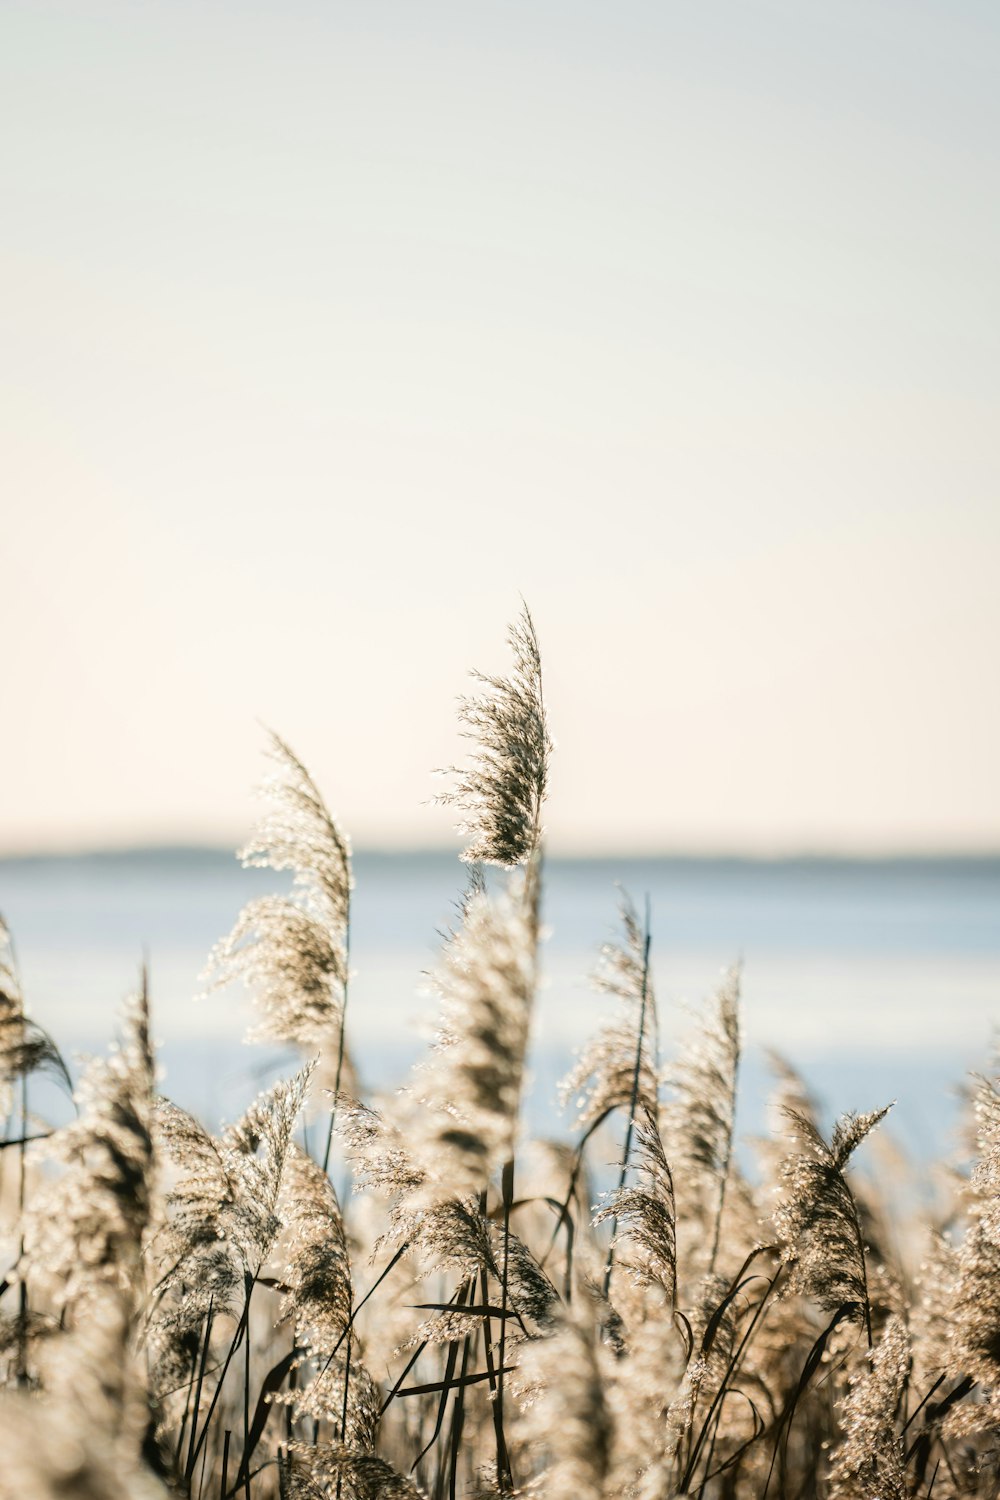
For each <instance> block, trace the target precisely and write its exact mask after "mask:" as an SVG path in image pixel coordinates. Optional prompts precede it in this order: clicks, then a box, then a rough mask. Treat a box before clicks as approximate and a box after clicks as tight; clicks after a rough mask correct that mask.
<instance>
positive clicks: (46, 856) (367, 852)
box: [0, 844, 1000, 877]
mask: <svg viewBox="0 0 1000 1500" xmlns="http://www.w3.org/2000/svg"><path fill="white" fill-rule="evenodd" d="M354 858H355V862H356V863H357V864H358V865H361V866H365V865H367V866H373V865H387V864H393V865H397V866H400V867H403V866H414V865H425V866H426V865H427V864H428V863H434V864H439V865H445V864H454V863H457V860H458V854H457V850H455V849H450V848H445V847H441V846H438V847H432V848H426V849H412V848H405V849H379V848H367V849H366V848H359V849H356V850H355V853H354ZM547 862H548V863H550V864H553V865H558V866H559V867H560V868H571V867H574V866H575V867H579V868H581V869H588V870H592V871H600V870H605V869H606V870H610V871H612V872H613V871H616V870H621V869H622V867H625V866H627V867H628V868H629V869H630V870H637V869H639V870H641V869H644V868H649V869H652V868H656V869H661V870H662V869H665V868H670V867H674V868H678V869H689V870H690V869H694V870H703V871H706V872H709V871H717V872H724V871H726V870H732V871H738V870H742V871H752V870H760V871H762V872H764V871H767V870H769V869H775V870H778V869H780V870H782V871H785V872H789V871H794V870H801V871H802V872H803V873H804V874H805V873H808V872H810V871H813V872H817V873H819V872H822V871H830V872H834V871H840V872H843V873H848V872H850V871H852V870H858V871H859V872H860V871H864V872H867V873H869V874H873V873H876V872H878V871H881V870H884V871H885V872H886V873H887V874H896V875H898V874H901V873H903V872H907V871H910V872H913V873H917V872H919V871H921V870H925V871H927V872H931V871H933V872H934V873H936V874H943V873H948V872H952V873H955V874H965V875H976V874H983V875H988V876H990V877H994V876H996V875H997V874H998V873H1000V850H997V851H995V852H980V851H974V852H968V853H954V852H946V853H933V852H928V853H899V854H852V853H844V854H840V853H829V852H823V853H789V854H773V855H768V854H747V853H725V854H721V853H720V854H715V853H704V854H703V853H698V852H684V851H664V852H663V853H660V854H651V853H630V852H628V851H626V850H622V851H615V852H601V853H590V854H558V853H554V854H549V855H548V856H547ZM234 863H236V860H235V854H234V851H233V849H232V848H231V847H226V846H225V845H220V844H149V845H137V846H133V847H126V848H104V849H85V850H53V851H49V850H44V851H35V852H30V853H11V854H0V868H3V869H7V870H12V869H23V868H32V869H34V868H38V867H40V866H46V865H49V866H60V867H73V866H88V865H89V866H98V867H101V868H115V867H119V868H120V867H127V868H132V869H139V868H142V867H149V866H154V865H155V866H157V867H158V868H160V869H161V870H162V869H164V868H173V869H182V868H184V867H189V866H192V865H197V866H199V867H200V868H202V869H205V868H206V867H208V866H218V867H219V868H221V867H223V866H226V867H229V868H231V867H232V866H233V864H234Z"/></svg>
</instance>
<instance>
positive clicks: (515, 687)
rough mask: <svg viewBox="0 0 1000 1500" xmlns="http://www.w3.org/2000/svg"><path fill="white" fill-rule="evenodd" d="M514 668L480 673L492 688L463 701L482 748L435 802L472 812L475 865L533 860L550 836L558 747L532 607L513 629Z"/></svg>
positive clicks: (471, 732) (456, 770)
mask: <svg viewBox="0 0 1000 1500" xmlns="http://www.w3.org/2000/svg"><path fill="white" fill-rule="evenodd" d="M507 638H508V640H509V642H510V647H511V651H512V653H513V656H514V668H513V671H512V672H511V674H510V676H509V677H487V676H485V675H484V674H483V673H481V672H475V673H474V674H473V676H474V677H475V678H476V680H477V682H479V683H480V684H481V686H482V687H483V689H484V691H483V692H482V693H479V694H476V695H475V696H470V697H465V698H462V699H460V706H459V719H460V721H461V722H462V724H463V725H464V726H465V728H464V730H463V733H464V735H465V736H466V738H468V739H471V740H473V741H475V744H476V749H475V750H474V751H473V753H472V755H471V756H470V760H469V764H468V765H467V766H466V767H465V768H464V769H463V768H461V767H458V766H451V767H449V768H448V769H449V772H450V774H452V775H454V776H455V777H457V782H456V784H455V786H454V788H453V789H452V790H451V791H449V792H444V793H442V794H441V795H440V796H439V797H437V798H436V799H435V800H436V801H438V802H440V803H441V804H443V805H445V806H452V807H457V808H459V809H460V810H461V811H463V812H464V813H466V815H467V816H466V817H465V819H464V820H463V821H462V822H461V823H460V824H459V827H458V831H459V833H461V834H463V835H467V836H470V839H471V841H470V843H469V844H468V845H467V847H466V848H465V849H464V851H463V853H462V859H463V860H464V861H465V862H466V863H467V864H473V863H475V862H477V861H479V862H482V863H483V864H491V865H504V866H507V867H510V866H512V865H520V864H525V863H526V862H527V861H528V860H529V859H530V857H531V855H532V854H533V853H534V852H535V850H537V848H538V846H539V842H540V839H541V834H542V827H541V812H542V804H543V802H544V801H545V794H546V788H547V784H548V763H549V756H550V754H551V753H552V741H551V739H550V738H549V732H548V727H547V724H546V719H545V706H544V702H543V699H542V662H541V656H540V654H539V650H538V639H537V636H536V635H535V626H534V622H533V621H532V618H531V615H530V613H529V612H528V607H527V605H524V606H523V607H522V610H521V614H520V616H519V617H518V619H517V620H516V621H515V622H514V623H513V624H512V625H511V626H510V628H509V630H508V632H507Z"/></svg>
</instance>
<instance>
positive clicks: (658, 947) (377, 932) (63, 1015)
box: [0, 849, 1000, 1156]
mask: <svg viewBox="0 0 1000 1500" xmlns="http://www.w3.org/2000/svg"><path fill="white" fill-rule="evenodd" d="M355 875H356V883H357V884H356V891H355V897H354V905H353V923H352V968H353V970H354V978H353V980H352V989H351V999H350V1012H349V1031H350V1036H351V1041H352V1046H353V1048H354V1051H355V1054H356V1056H357V1057H358V1059H359V1062H360V1066H361V1069H362V1073H363V1076H364V1077H365V1079H366V1081H368V1082H370V1083H371V1084H372V1085H373V1086H375V1087H377V1088H386V1087H390V1086H391V1085H392V1084H393V1083H394V1082H395V1081H399V1080H400V1079H401V1078H402V1076H403V1074H404V1073H405V1070H406V1068H407V1067H408V1065H409V1064H410V1063H411V1062H412V1060H413V1059H414V1058H415V1056H416V1055H417V1054H418V1052H419V1051H420V1049H421V1048H422V1046H423V1045H424V1041H423V1036H424V1034H425V1033H426V1030H427V1028H428V1026H429V1025H431V1024H432V1022H433V1015H434V1006H433V1001H432V1000H430V999H429V998H428V996H427V993H426V979H425V975H426V972H427V970H428V969H429V968H431V967H432V965H433V963H434V961H435V955H436V952H437V949H438V947H439V944H440V937H439V933H440V932H441V931H442V930H443V929H444V928H446V927H447V926H448V925H449V924H450V923H451V922H452V920H453V918H454V913H455V902H456V900H457V899H458V897H459V896H460V894H461V891H462V889H463V885H464V875H465V872H464V870H463V868H462V866H461V865H460V864H459V863H458V861H457V860H456V859H455V858H454V857H452V856H449V855H447V854H439V853H430V854H400V855H389V854H371V853H369V854H366V853H364V852H362V853H359V854H358V855H357V857H356V860H355ZM545 882H546V886H545V888H546V897H545V913H544V915H545V924H546V929H547V937H546V940H545V944H544V950H543V966H544V980H543V986H542V990H541V994H540V999H539V1006H538V1014H537V1024H536V1040H535V1048H534V1054H533V1073H534V1085H533V1092H532V1096H531V1103H530V1110H531V1115H532V1118H533V1123H535V1124H537V1125H538V1126H539V1127H540V1128H545V1129H550V1130H551V1129H560V1128H562V1129H565V1128H566V1125H565V1122H563V1124H562V1125H561V1126H560V1124H559V1121H558V1118H557V1117H556V1115H555V1113H554V1107H553V1106H552V1104H551V1094H552V1086H553V1084H554V1081H555V1079H556V1078H557V1077H558V1076H560V1075H561V1073H562V1072H564V1071H565V1069H566V1068H567V1067H568V1065H569V1063H570V1061H571V1059H572V1053H573V1050H574V1048H576V1047H579V1046H580V1045H581V1044H582V1043H583V1042H584V1041H585V1040H586V1038H587V1036H588V1034H589V1033H590V1032H591V1031H592V1030H593V1029H594V1028H595V1027H596V1026H597V1025H598V1024H599V1022H600V1020H601V1018H602V1016H603V1015H604V1014H605V1013H606V1010H607V1005H608V1001H607V998H606V997H602V996H600V995H598V994H596V993H595V992H594V990H593V989H592V988H591V986H590V984H589V981H588V975H589V974H590V973H591V972H592V970H593V967H594V964H595V961H596V958H597V954H598V951H599V949H600V946H601V944H602V943H603V942H605V941H607V940H608V939H610V938H613V937H614V936H615V934H616V931H617V918H616V907H617V903H618V901H619V897H620V892H619V890H618V889H617V888H616V882H617V883H619V884H620V886H621V887H624V889H626V890H627V891H628V892H629V894H630V895H631V896H632V898H633V899H634V900H635V902H636V903H637V904H641V903H642V902H643V901H644V900H645V898H646V897H647V895H648V897H649V899H650V904H651V909H652V919H653V971H654V977H655V984H656V993H657V997H658V1000H659V1003H660V1009H661V1030H662V1035H663V1038H664V1043H665V1049H666V1050H668V1051H669V1049H670V1047H671V1046H672V1045H673V1044H674V1043H675V1042H676V1040H677V1039H678V1037H679V1036H680V1035H682V1034H683V1032H684V1030H685V1028H686V1027H687V1026H688V1024H689V1019H688V1016H687V1013H686V1007H687V1006H689V1005H691V1004H692V1003H697V1002H698V1001H699V1000H700V999H701V998H702V997H703V996H705V995H706V994H708V993H710V992H711V990H712V989H713V987H714V986H715V985H716V983H717V982H718V980H719V977H720V975H721V973H722V971H723V970H724V969H725V968H727V967H728V966H729V965H730V964H732V963H734V962H737V961H741V962H742V965H743V996H744V1020H745V1031H746V1038H747V1053H746V1098H745V1110H744V1116H745V1117H744V1125H745V1127H746V1128H747V1129H750V1130H753V1129H757V1128H760V1126H761V1124H762V1119H763V1112H762V1100H763V1097H764V1094H765V1091H766V1066H765V1049H766V1048H768V1047H774V1048H778V1049H779V1050H780V1051H781V1052H783V1053H784V1054H785V1055H786V1056H787V1057H788V1058H789V1059H790V1060H791V1061H792V1062H794V1063H795V1064H796V1066H798V1067H799V1068H800V1069H801V1070H802V1071H803V1072H804V1073H805V1075H806V1077H807V1078H808V1079H809V1081H810V1082H811V1083H812V1084H813V1085H814V1087H815V1088H816V1090H817V1092H818V1093H819V1094H820V1096H821V1097H822V1098H823V1099H824V1101H825V1103H826V1105H827V1106H828V1108H829V1110H830V1111H831V1112H837V1113H839V1112H840V1111H842V1110H844V1109H848V1108H857V1109H867V1108H870V1107H872V1106H874V1105H876V1104H882V1103H885V1102H887V1101H888V1100H889V1099H896V1100H897V1101H898V1102H897V1108H896V1111H895V1115H894V1119H895V1131H896V1135H897V1137H898V1138H899V1139H901V1141H902V1142H903V1143H904V1144H905V1145H906V1146H908V1147H909V1148H910V1149H911V1150H912V1151H913V1152H914V1154H916V1155H918V1156H929V1155H938V1156H939V1155H941V1154H943V1153H944V1152H945V1151H946V1150H947V1149H948V1146H949V1144H950V1143H949V1139H948V1136H949V1131H950V1130H951V1128H952V1125H953V1123H954V1118H955V1113H956V1109H957V1089H958V1087H959V1086H960V1085H961V1083H962V1080H963V1078H964V1076H965V1075H966V1074H967V1072H968V1070H969V1069H973V1068H978V1069H983V1068H985V1067H987V1065H988V1063H989V1060H990V1051H991V1046H992V1041H993V1033H994V1024H995V1022H996V1020H997V1018H998V1016H1000V859H928V860H873V861H847V860H825V859H815V860H808V859H803V860H773V861H751V860H737V859H629V858H622V859H593V860H558V859H550V860H549V861H548V863H547V865H546V870H545ZM275 888H281V882H280V880H279V879H278V878H277V877H275V876H273V875H271V874H269V873H268V872H261V871H247V870H243V869H241V868H240V867H239V865H238V864H237V863H236V861H235V860H234V859H233V857H232V856H231V855H230V854H227V853H225V852H221V851H216V850H185V849H169V850H139V851H129V852H125V853H114V854H100V855H75V856H65V857H37V858H18V859H7V860H0V912H2V913H3V915H4V917H5V918H6V919H7V921H8V923H9V925H10V927H11V930H12V932H13V935H14V939H15V943H16V947H17V955H18V962H19V965H20V969H21V973H22V977H23V982H24V987H25V991H26V994H27V996H28V1000H29V1005H30V1008H31V1011H32V1013H33V1015H34V1016H35V1017H36V1018H37V1019H38V1020H39V1021H41V1022H42V1023H43V1024H44V1025H45V1026H47V1027H48V1028H49V1030H50V1031H52V1032H53V1033H54V1035H55V1036H56V1038H57V1040H59V1041H60V1043H61V1044H62V1045H63V1046H64V1048H65V1049H68V1050H69V1051H71V1052H72V1051H75V1050H83V1051H94V1050H103V1048H104V1046H105V1044H106V1040H107V1038H108V1037H109V1036H110V1034H111V1032H112V1031H113V1028H114V1025H115V1019H116V1015H117V1013H118V1011H119V1009H120V1006H121V1002H122V1000H123V998H124V997H125V996H126V995H127V994H128V992H129V991H130V989H133V988H134V987H135V983H136V977H137V974H138V971H139V967H140V964H141V962H142V961H143V958H144V957H145V958H146V959H147V960H148V962H149V966H150V973H151V988H152V997H153V1005H154V1030H155V1032H156V1034H157V1036H158V1037H159V1038H160V1039H161V1041H162V1045H163V1052H162V1056H163V1059H164V1066H165V1074H166V1076H165V1083H164V1087H165V1089H166V1091H167V1092H169V1093H171V1094H172V1095H173V1096H174V1097H176V1098H177V1099H178V1100H179V1101H180V1102H182V1103H185V1104H187V1105H188V1106H189V1107H193V1108H195V1109H196V1110H198V1111H199V1112H200V1113H202V1114H204V1115H206V1116H207V1117H209V1118H212V1119H215V1120H217V1119H219V1118H221V1117H224V1118H232V1117H233V1116H234V1115H235V1114H237V1113H238V1112H239V1111H240V1110H241V1109H242V1108H243V1106H244V1104H245V1103H246V1100H247V1098H248V1097H249V1096H250V1094H251V1093H252V1092H253V1088H254V1084H255V1074H256V1072H257V1070H258V1068H259V1067H260V1066H263V1064H264V1063H265V1062H266V1061H267V1059H262V1058H261V1057H260V1054H259V1053H258V1052H257V1051H249V1050H247V1049H245V1048H242V1047H241V1045H240V1043H241V1039H242V1036H243V1033H244V1031H245V1030H246V1027H247V1025H248V1023H249V1022H250V1020H251V1018H252V1010H251V1006H250V1004H249V1001H248V998H247V996H246V995H245V994H244V993H242V992H240V991H238V990H234V991H232V992H229V993H226V994H217V995H214V996H212V997H211V998H209V999H201V1000H199V999H196V998H195V997H196V995H197V994H198V991H199V989H200V988H201V984H200V979H199V976H200V973H201V971H202V969H203V967H204V964H205V960H206V957H207V955H208V952H209V950H210V949H211V947H212V945H213V944H214V943H215V942H216V941H217V940H218V939H219V938H220V937H222V936H224V935H225V934H226V932H228V930H229V928H230V927H231V925H232V923H233V920H234V918H235V916H236V914H237V912H238V911H239V909H240V907H241V906H242V904H243V903H244V902H245V901H246V900H247V899H248V898H250V897H251V896H253V895H257V894H261V893H262V892H264V891H266V890H268V889H275Z"/></svg>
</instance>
